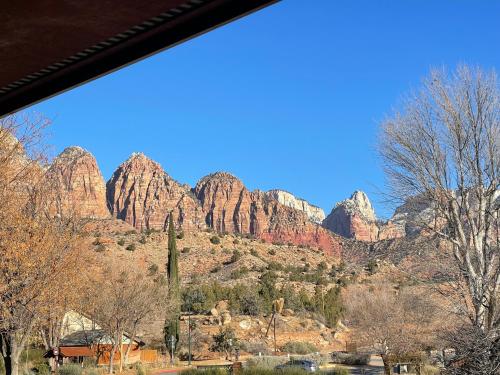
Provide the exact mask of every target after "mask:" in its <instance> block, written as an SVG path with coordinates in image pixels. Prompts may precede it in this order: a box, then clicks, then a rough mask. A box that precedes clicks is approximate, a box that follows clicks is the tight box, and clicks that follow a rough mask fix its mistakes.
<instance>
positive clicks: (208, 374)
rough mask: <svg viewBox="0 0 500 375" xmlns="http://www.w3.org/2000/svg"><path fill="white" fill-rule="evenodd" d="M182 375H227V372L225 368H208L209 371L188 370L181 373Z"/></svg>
mask: <svg viewBox="0 0 500 375" xmlns="http://www.w3.org/2000/svg"><path fill="white" fill-rule="evenodd" d="M181 374H182V375H228V374H229V370H228V369H226V368H210V369H203V370H201V369H200V370H198V369H194V368H191V369H188V370H184V371H182V372H181Z"/></svg>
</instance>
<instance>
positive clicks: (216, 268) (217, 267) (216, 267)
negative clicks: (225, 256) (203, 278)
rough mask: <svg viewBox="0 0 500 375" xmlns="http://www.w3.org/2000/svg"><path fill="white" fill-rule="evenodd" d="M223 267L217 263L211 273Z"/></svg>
mask: <svg viewBox="0 0 500 375" xmlns="http://www.w3.org/2000/svg"><path fill="white" fill-rule="evenodd" d="M221 269H222V267H221V266H220V264H218V265H216V266H215V267H214V268H212V269H211V270H210V272H211V273H217V272H219V271H220V270H221Z"/></svg>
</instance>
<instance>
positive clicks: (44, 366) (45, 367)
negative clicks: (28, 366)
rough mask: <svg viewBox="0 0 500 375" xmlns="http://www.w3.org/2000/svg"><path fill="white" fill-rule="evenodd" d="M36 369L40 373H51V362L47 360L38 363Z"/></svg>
mask: <svg viewBox="0 0 500 375" xmlns="http://www.w3.org/2000/svg"><path fill="white" fill-rule="evenodd" d="M34 370H35V372H36V373H37V374H38V375H50V367H49V364H48V363H46V362H42V363H39V364H37V365H36V366H35V367H34Z"/></svg>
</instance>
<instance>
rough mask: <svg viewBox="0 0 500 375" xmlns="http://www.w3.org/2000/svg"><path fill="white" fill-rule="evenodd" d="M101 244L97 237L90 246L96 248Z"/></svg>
mask: <svg viewBox="0 0 500 375" xmlns="http://www.w3.org/2000/svg"><path fill="white" fill-rule="evenodd" d="M100 244H101V239H100V238H99V237H97V238H96V239H95V240H94V242H92V245H94V246H97V245H100Z"/></svg>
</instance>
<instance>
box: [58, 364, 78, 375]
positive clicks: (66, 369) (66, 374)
mask: <svg viewBox="0 0 500 375" xmlns="http://www.w3.org/2000/svg"><path fill="white" fill-rule="evenodd" d="M81 374H82V367H81V366H80V365H79V364H76V363H69V364H66V365H62V366H61V367H60V368H59V375H81Z"/></svg>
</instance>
